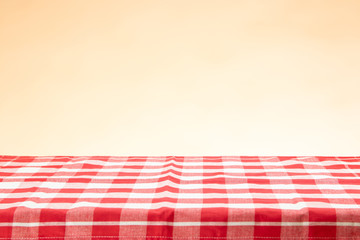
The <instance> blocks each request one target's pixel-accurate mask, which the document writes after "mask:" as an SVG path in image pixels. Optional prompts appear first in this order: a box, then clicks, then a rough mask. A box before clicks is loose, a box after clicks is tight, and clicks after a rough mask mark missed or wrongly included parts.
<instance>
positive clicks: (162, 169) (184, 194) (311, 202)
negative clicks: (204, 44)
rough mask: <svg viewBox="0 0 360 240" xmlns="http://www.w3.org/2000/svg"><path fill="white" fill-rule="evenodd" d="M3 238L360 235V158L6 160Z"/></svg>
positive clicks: (300, 239)
mask: <svg viewBox="0 0 360 240" xmlns="http://www.w3.org/2000/svg"><path fill="white" fill-rule="evenodd" d="M0 179H1V180H0V240H1V239H3V240H5V239H19V240H20V239H22V240H32V239H44V240H45V239H46V240H58V239H67V240H75V239H80V240H104V239H109V240H112V239H122V240H127V239H129V240H134V239H136V240H166V239H169V240H170V239H175V240H186V239H192V240H205V239H206V240H210V239H216V240H226V239H229V240H252V239H256V240H266V239H268V240H271V239H274V240H277V239H282V240H285V239H286V240H305V239H313V240H326V239H331V240H334V239H343V240H351V239H360V157H248V156H244V157H237V156H231V157H230V156H226V157H180V156H167V157H102V156H92V157H69V156H57V157H30V156H0Z"/></svg>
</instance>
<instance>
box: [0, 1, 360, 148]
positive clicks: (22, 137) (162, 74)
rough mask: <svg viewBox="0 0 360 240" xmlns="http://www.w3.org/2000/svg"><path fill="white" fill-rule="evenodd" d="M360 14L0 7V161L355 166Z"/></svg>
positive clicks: (155, 5)
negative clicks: (254, 161) (294, 161)
mask: <svg viewBox="0 0 360 240" xmlns="http://www.w3.org/2000/svg"><path fill="white" fill-rule="evenodd" d="M359 12H360V2H359V1H357V0H354V1H346V0H344V1H339V0H335V1H332V0H324V1H317V0H311V1H308V0H286V1H285V0H284V1H280V0H272V1H268V0H261V1H260V0H246V1H244V0H242V1H241V0H238V1H235V0H234V1H226V0H219V1H211V0H191V1H187V0H181V1H177V0H175V1H169V0H164V1H158V0H150V1H149V0H146V1H145V0H144V1H138V0H128V1H115V0H114V1H108V0H105V1H104V0H101V1H100V0H99V1H90V0H86V1H78V0H61V1H60V0H44V1H31V0H22V1H18V0H0V154H11V155H360V91H359V90H360V15H359Z"/></svg>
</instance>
